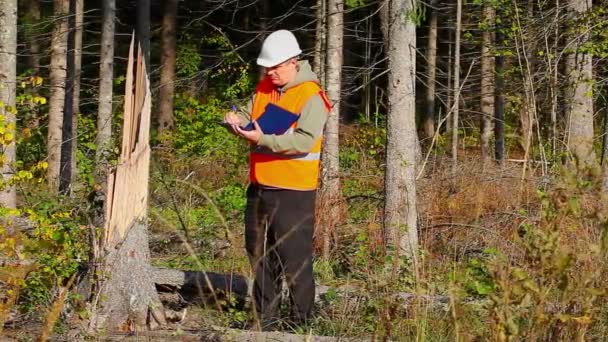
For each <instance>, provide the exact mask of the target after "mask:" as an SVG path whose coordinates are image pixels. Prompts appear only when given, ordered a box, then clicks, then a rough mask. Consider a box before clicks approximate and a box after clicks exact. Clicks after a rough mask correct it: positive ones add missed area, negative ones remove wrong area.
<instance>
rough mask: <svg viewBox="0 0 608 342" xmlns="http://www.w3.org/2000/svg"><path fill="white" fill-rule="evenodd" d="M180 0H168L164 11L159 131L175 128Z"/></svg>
mask: <svg viewBox="0 0 608 342" xmlns="http://www.w3.org/2000/svg"><path fill="white" fill-rule="evenodd" d="M177 3H178V0H166V1H165V9H164V12H163V29H162V36H161V41H160V42H161V50H162V54H161V58H160V64H161V69H160V94H159V100H158V102H159V111H158V131H159V133H162V132H163V131H164V130H165V129H168V130H171V129H173V95H174V92H175V58H176V56H177V53H176V30H177Z"/></svg>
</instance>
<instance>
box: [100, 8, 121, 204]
mask: <svg viewBox="0 0 608 342" xmlns="http://www.w3.org/2000/svg"><path fill="white" fill-rule="evenodd" d="M102 8H103V10H102V12H103V18H102V29H101V53H100V63H99V106H98V110H97V136H96V137H95V145H96V146H97V150H96V151H95V169H96V171H95V176H96V182H97V184H99V185H100V187H101V190H102V192H103V193H106V190H107V189H106V180H107V171H108V152H109V151H110V149H111V146H112V142H111V140H112V85H113V79H114V30H115V29H114V18H115V13H116V3H115V0H105V1H102Z"/></svg>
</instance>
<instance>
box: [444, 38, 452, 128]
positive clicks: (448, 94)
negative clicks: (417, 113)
mask: <svg viewBox="0 0 608 342" xmlns="http://www.w3.org/2000/svg"><path fill="white" fill-rule="evenodd" d="M452 45H453V44H452V34H451V30H449V31H448V67H447V77H446V80H445V89H446V91H445V107H446V111H445V113H446V118H445V135H446V137H449V136H450V134H451V133H452V71H453V69H452V61H453V58H452V52H453V50H452Z"/></svg>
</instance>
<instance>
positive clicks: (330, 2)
mask: <svg viewBox="0 0 608 342" xmlns="http://www.w3.org/2000/svg"><path fill="white" fill-rule="evenodd" d="M327 14H328V18H327V54H328V56H327V71H326V73H327V74H326V76H327V80H326V81H327V97H328V98H329V101H330V103H331V104H332V110H331V113H330V114H329V117H328V119H327V124H326V125H325V135H324V140H323V145H324V146H323V152H322V158H321V159H322V166H321V189H320V195H321V196H320V199H319V201H318V206H317V208H319V209H320V211H321V213H320V219H319V220H320V221H319V222H318V223H319V227H322V232H323V258H324V259H325V260H327V259H328V258H329V254H330V247H331V240H332V236H333V234H334V230H335V227H336V225H337V224H338V222H339V220H340V218H341V216H343V215H342V212H341V211H342V210H341V209H340V208H342V207H343V204H342V203H341V195H340V174H339V172H340V159H339V153H340V140H339V129H340V128H339V125H340V91H341V83H342V62H343V47H344V45H343V40H344V19H343V18H344V1H343V0H327Z"/></svg>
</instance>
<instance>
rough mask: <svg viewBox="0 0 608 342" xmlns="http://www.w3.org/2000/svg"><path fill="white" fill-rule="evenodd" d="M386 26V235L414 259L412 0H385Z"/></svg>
mask: <svg viewBox="0 0 608 342" xmlns="http://www.w3.org/2000/svg"><path fill="white" fill-rule="evenodd" d="M381 6H384V7H388V8H384V9H383V11H384V15H382V12H381V18H382V17H384V20H382V21H383V24H382V26H383V27H384V30H383V32H385V37H384V39H385V44H386V45H387V55H388V69H389V72H388V89H387V91H388V118H387V139H388V140H387V146H386V174H385V182H384V184H385V196H386V201H385V205H384V234H385V235H384V236H385V240H386V244H387V246H388V247H392V248H395V250H397V252H398V253H399V255H405V256H407V257H409V258H410V260H412V261H413V262H414V263H416V260H417V254H418V231H417V222H416V221H417V218H418V215H417V212H416V159H417V152H416V151H417V145H418V142H417V135H416V106H415V103H416V101H415V100H416V99H415V97H416V94H415V79H416V78H415V77H416V25H415V23H414V22H413V21H412V20H411V19H409V18H407V16H405V15H404V13H413V12H414V10H415V2H414V1H411V0H390V1H385V2H384V3H383V4H381Z"/></svg>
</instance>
